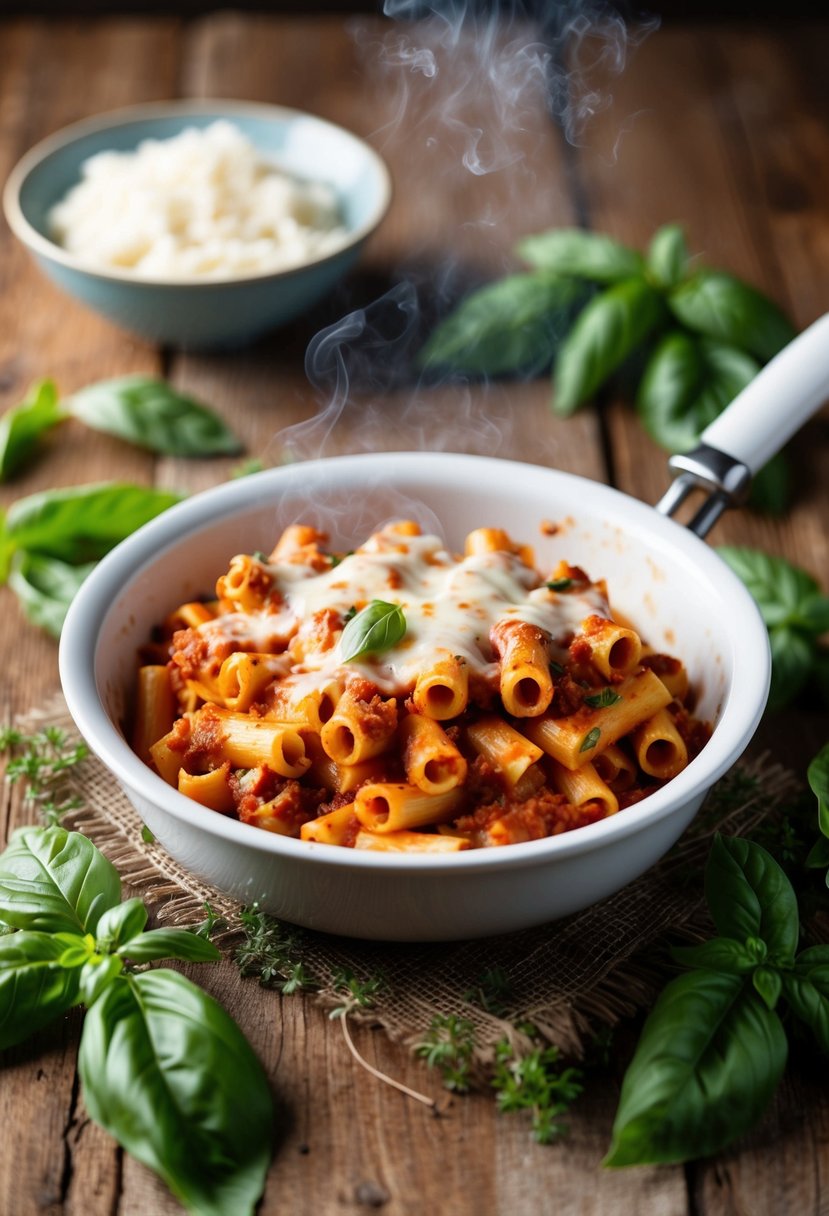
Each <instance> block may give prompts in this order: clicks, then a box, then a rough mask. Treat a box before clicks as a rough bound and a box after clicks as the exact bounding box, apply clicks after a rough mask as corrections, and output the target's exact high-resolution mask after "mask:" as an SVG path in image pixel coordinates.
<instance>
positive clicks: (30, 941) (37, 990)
mask: <svg viewBox="0 0 829 1216" xmlns="http://www.w3.org/2000/svg"><path fill="white" fill-rule="evenodd" d="M65 949H66V946H65V944H64V943H63V942H61V941H59V940H58V939H56V938H55V937H53V936H52V935H51V934H49V933H35V932H28V931H26V930H24V931H22V932H20V933H9V934H8V935H7V936H5V937H0V1048H4V1047H11V1046H12V1045H13V1044H15V1043H21V1042H22V1041H23V1040H24V1039H27V1038H28V1037H29V1036H30V1035H32V1034H34V1033H35V1031H37V1030H40V1029H41V1027H43V1026H47V1025H48V1024H49V1023H50V1022H51V1021H53V1020H54V1019H55V1018H56V1017H58V1016H59V1015H60V1014H62V1013H64V1012H65V1011H66V1010H67V1009H69V1008H70V1007H71V1006H72V1005H73V1004H74V1003H75V999H76V997H77V995H78V973H77V971H74V970H72V971H67V970H65V969H64V968H63V967H61V966H60V964H59V962H58V959H59V958H60V956H61V954H62V953H63V952H64V950H65Z"/></svg>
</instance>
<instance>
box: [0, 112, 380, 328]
mask: <svg viewBox="0 0 829 1216" xmlns="http://www.w3.org/2000/svg"><path fill="white" fill-rule="evenodd" d="M219 119H226V120H227V121H229V122H232V123H233V124H234V125H235V126H237V127H238V128H239V129H240V130H241V131H242V133H243V134H244V135H245V136H247V138H248V139H249V140H250V141H251V142H252V143H253V144H254V146H255V147H256V148H257V150H258V151H259V152H260V153H261V154H262V155H263V157H264V158H265V159H267V160H268V161H269V162H271V163H274V164H276V165H278V167H279V168H282V169H285V170H286V171H287V172H289V173H291V174H294V175H295V176H297V177H299V178H302V179H305V180H308V181H314V182H324V183H326V184H327V185H330V186H331V187H332V188H333V189H334V191H335V193H336V195H337V198H338V200H339V204H340V209H341V213H342V218H343V224H344V227H345V229H346V232H347V235H346V237H345V239H344V241H343V244H342V245H341V246H339V247H338V248H337V249H336V250H335V251H333V252H331V253H329V254H327V255H325V256H324V257H320V258H316V259H314V260H311V261H307V262H304V263H302V264H301V265H299V266H297V267H292V268H291V269H287V270H279V271H264V272H261V273H257V274H245V275H243V276H240V275H236V276H227V277H223V278H218V277H217V278H213V277H211V278H209V279H197V278H194V277H188V278H183V277H164V278H161V277H159V278H149V277H144V276H140V275H138V274H136V273H135V272H133V271H129V270H120V269H109V268H101V267H98V266H95V265H92V264H89V263H86V262H84V259H83V258H81V257H78V256H76V255H75V254H72V253H69V252H68V251H67V250H65V249H63V248H62V247H61V246H60V245H58V244H57V243H56V242H55V241H54V240H53V239H52V237H51V236H50V231H49V223H48V215H49V211H50V209H51V208H52V207H53V206H54V204H55V203H57V202H58V201H59V200H60V199H61V198H62V197H63V196H64V195H65V194H66V192H67V191H68V190H69V189H70V187H72V186H73V185H75V184H76V183H77V182H78V181H79V180H80V177H81V166H82V164H83V163H84V161H86V160H88V159H89V157H91V156H94V155H95V154H96V153H98V152H104V151H118V152H126V151H130V150H132V149H134V148H136V147H137V146H138V144H139V143H141V141H142V140H145V139H169V138H171V137H172V136H174V135H178V134H179V133H180V132H181V131H183V130H185V128H187V127H198V128H201V127H206V126H208V125H209V124H210V123H213V122H216V121H217V120H219ZM390 200H391V178H390V176H389V172H388V169H387V168H386V165H385V163H384V161H383V160H382V158H381V157H380V156H378V154H377V153H376V152H375V151H374V150H373V149H372V148H370V147H369V145H368V144H366V143H365V142H364V141H363V140H361V139H358V138H357V136H356V135H352V134H351V132H349V131H346V130H344V129H343V128H342V127H338V126H335V125H334V124H333V123H330V122H326V121H324V120H323V119H321V118H316V117H314V116H313V115H311V114H305V113H303V112H301V111H299V110H289V109H285V108H283V107H281V106H271V105H257V104H252V103H248V102H241V101H172V102H156V103H151V104H148V105H140V106H130V107H128V108H126V109H122V110H116V111H113V112H112V113H109V114H103V115H99V116H97V117H95V118H90V119H85V120H84V121H82V122H78V123H74V124H73V125H72V126H70V127H65V128H64V129H63V130H61V131H58V132H56V134H54V135H51V136H49V138H48V139H45V140H43V141H42V142H41V143H39V144H37V145H36V146H35V147H34V148H32V149H31V150H30V151H29V152H27V153H26V155H25V156H24V157H23V158H22V160H20V161H19V162H18V164H17V165H16V167H15V168H14V169H13V171H12V173H11V175H10V176H9V179H8V181H7V183H6V186H5V190H4V193H3V208H4V211H5V214H6V219H7V220H8V222H9V225H10V227H11V229H12V231H13V232H14V234H15V236H16V237H17V238H18V239H19V240H20V241H22V243H23V244H24V245H25V246H26V247H27V249H28V250H29V252H30V253H31V254H32V256H33V257H34V259H35V261H36V262H37V263H38V265H39V266H40V268H41V270H43V272H44V273H45V274H46V275H48V277H49V278H50V279H52V281H53V282H54V283H56V284H57V286H58V287H60V288H61V289H62V290H63V291H65V292H67V293H68V294H69V295H71V296H74V297H75V298H76V299H78V300H80V301H81V302H82V303H84V304H86V305H87V306H88V307H89V308H92V309H94V310H95V311H97V312H99V313H102V314H103V315H104V316H105V317H107V318H108V319H109V320H111V321H114V322H115V323H116V324H118V325H121V326H123V327H124V328H125V329H128V330H131V331H132V332H134V333H137V334H140V335H141V336H142V337H145V338H149V339H150V340H151V341H155V342H161V343H164V344H167V345H176V346H187V347H191V348H216V347H222V346H239V345H242V344H244V343H246V342H248V341H251V340H252V339H254V338H256V337H257V336H259V335H260V334H262V333H265V332H266V331H267V330H269V329H273V328H275V327H276V326H278V325H282V324H284V323H285V322H286V321H289V320H292V319H293V318H294V317H297V316H299V315H300V314H301V313H303V312H304V311H305V310H306V309H308V308H310V307H311V305H313V304H314V303H316V302H317V301H318V300H319V299H321V298H322V297H323V296H324V295H325V294H326V292H327V291H329V290H330V289H331V288H332V287H333V286H334V284H335V283H336V282H337V281H338V280H339V279H340V278H342V277H343V275H344V274H345V273H346V271H347V270H348V269H349V268H350V267H351V266H352V264H353V263H354V262H355V261H356V259H357V257H358V255H359V253H360V250H361V248H362V246H363V245H364V243H365V241H366V240H367V238H368V237H369V235H370V234H371V233H372V232H373V231H374V229H375V228H376V227H377V225H378V224H379V223H380V221H381V220H382V218H383V216H384V215H385V213H386V211H387V209H388V206H389V202H390Z"/></svg>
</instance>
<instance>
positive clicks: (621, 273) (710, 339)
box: [420, 224, 795, 512]
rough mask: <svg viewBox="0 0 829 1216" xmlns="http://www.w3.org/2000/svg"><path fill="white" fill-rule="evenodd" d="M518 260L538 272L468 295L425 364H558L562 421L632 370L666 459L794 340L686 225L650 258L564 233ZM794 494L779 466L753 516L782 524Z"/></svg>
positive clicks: (757, 489) (765, 302)
mask: <svg viewBox="0 0 829 1216" xmlns="http://www.w3.org/2000/svg"><path fill="white" fill-rule="evenodd" d="M516 252H517V254H518V256H519V257H520V258H522V259H523V260H524V261H525V262H527V263H528V264H529V265H530V266H531V268H532V270H531V272H530V273H524V274H518V275H511V276H509V277H508V278H506V279H503V280H500V281H499V282H496V283H492V284H489V285H488V286H486V287H484V288H482V289H481V290H479V291H477V292H474V293H473V294H472V295H470V296H468V297H467V298H466V299H465V300H464V301H463V302H462V303H461V305H460V307H459V308H458V309H457V310H456V311H455V312H454V313H452V314H451V315H450V316H448V317H447V318H446V319H445V320H444V321H443V322H442V323H441V324H440V325H439V326H438V327H437V329H436V330H435V331H434V333H433V334H432V336H431V337H430V338H429V340H428V342H427V344H426V346H425V348H424V349H423V351H422V352H421V355H420V361H421V363H423V364H426V365H428V366H430V367H433V366H435V365H437V366H440V367H442V368H443V369H445V370H448V371H451V372H456V373H461V374H465V375H470V374H471V375H495V374H502V373H505V372H515V371H522V372H524V373H527V372H530V373H531V372H533V371H538V370H540V369H541V368H543V367H545V366H548V365H549V364H550V363H551V362H553V361H554V363H555V366H554V377H553V378H554V381H555V395H554V399H553V408H554V409H555V411H556V412H557V413H558V414H561V415H564V416H566V415H569V414H572V413H573V412H574V411H575V410H576V409H578V408H579V407H580V406H581V405H582V404H583V403H584V402H585V401H587V400H588V399H589V398H591V397H592V396H593V395H594V394H595V393H596V392H597V391H598V390H599V389H600V388H601V387H602V386H603V385H604V384H605V383H606V382H607V380H608V379H609V378H610V377H611V376H612V375H613V374H614V373H615V372H617V371H620V370H622V369H623V368H624V369H625V372H626V374H627V373H630V375H629V376H628V378H629V379H630V377H631V376H633V377H634V378H638V379H639V388H638V392H636V393H635V397H636V402H637V407H638V411H639V414H640V416H641V418H642V420H643V422H644V424H645V427H646V429H647V430H648V432H649V434H650V435H651V436H652V437H653V439H654V440H655V441H656V442H657V443H658V444H660V445H661V446H662V447H664V448H665V449H666V450H667V451H669V452H679V451H687V450H688V449H690V448H692V447H694V446H696V444H697V443H698V442H699V438H700V435H701V434H702V432H703V430H704V429H705V428H706V426H708V424H709V423H710V422H712V421H713V419H714V418H716V417H717V415H718V414H720V413H721V412H722V410H723V409H724V408H725V406H726V405H728V404H729V402H730V401H732V400H733V398H734V397H735V396H736V395H737V393H739V392H740V391H741V389H743V388H744V387H745V385H746V384H748V382H749V381H750V380H751V379H752V378H753V377H754V376H755V375H756V374H757V372H758V371H759V370H760V367H761V365H762V364H763V363H765V362H766V361H767V360H769V359H770V358H772V356H773V355H775V354H776V353H777V352H778V351H779V350H780V349H782V347H783V346H785V345H786V344H787V343H788V342H790V341H791V340H792V338H793V337H794V336H795V330H794V328H793V327H792V325H791V323H790V322H789V320H788V319H787V318H786V316H785V315H784V314H783V313H782V312H781V311H780V309H779V308H778V307H777V305H776V304H774V303H772V301H771V300H769V299H767V298H766V297H765V296H764V295H763V294H762V293H761V292H759V291H757V290H756V289H755V288H753V287H750V286H748V285H747V284H746V283H743V282H741V280H740V279H738V278H735V276H734V275H730V274H727V273H725V272H724V271H721V270H712V269H708V268H705V267H700V266H699V265H698V264H696V263H695V262H694V261H693V259H692V258H691V256H690V255H689V252H688V248H687V245H686V241H685V236H684V233H683V231H682V229H681V228H680V227H679V226H678V225H677V224H668V225H666V226H665V227H663V228H660V229H659V230H658V231H657V232H656V233H655V235H654V237H653V239H652V240H651V242H650V245H649V247H648V250H647V253H646V255H645V256H643V255H642V254H640V253H638V252H637V251H636V250H633V249H629V248H628V247H627V246H626V245H623V244H622V243H621V242H619V241H617V240H615V239H614V238H612V237H610V236H607V235H605V234H602V233H592V232H583V231H581V230H580V229H567V228H562V229H555V230H553V231H551V232H544V233H540V234H538V235H535V236H528V237H525V238H524V239H523V240H521V241H519V242H518V244H517V246H516ZM568 293H569V294H568ZM579 309H580V311H579ZM787 491H788V473H787V466H786V463H785V459H784V458H783V457H781V456H778V457H775V459H774V460H773V461H772V462H770V464H769V465H768V466H767V467H766V469H765V470H761V471H760V472H759V473H758V475H757V477H756V478H755V482H754V486H753V492H752V497H751V503H752V505H754V506H757V507H760V508H761V509H763V510H767V511H773V512H780V511H782V510H783V509H784V508H785V503H786V495H787Z"/></svg>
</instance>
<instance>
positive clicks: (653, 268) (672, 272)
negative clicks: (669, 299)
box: [647, 224, 688, 288]
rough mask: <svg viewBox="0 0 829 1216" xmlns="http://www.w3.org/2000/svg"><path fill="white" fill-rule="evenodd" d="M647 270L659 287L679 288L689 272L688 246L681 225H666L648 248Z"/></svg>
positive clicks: (657, 233)
mask: <svg viewBox="0 0 829 1216" xmlns="http://www.w3.org/2000/svg"><path fill="white" fill-rule="evenodd" d="M647 268H648V273H649V274H650V276H651V278H652V279H654V280H655V282H656V284H657V285H658V286H659V287H668V288H670V287H677V286H678V285H679V284H680V283H681V282H682V280H683V279H684V278H685V275H686V274H687V272H688V246H687V244H686V242H685V233H684V232H683V231H682V229H681V228H680V226H679V224H665V226H664V227H662V228H660V229H659V230H658V231H657V232H656V233H655V234H654V236H653V239H652V240H651V243H650V245H649V246H648V257H647Z"/></svg>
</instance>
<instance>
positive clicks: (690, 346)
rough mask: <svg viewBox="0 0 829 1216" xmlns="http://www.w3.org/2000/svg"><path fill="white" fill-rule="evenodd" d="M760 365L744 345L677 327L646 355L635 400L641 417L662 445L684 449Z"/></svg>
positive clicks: (671, 449) (693, 444) (696, 440)
mask: <svg viewBox="0 0 829 1216" xmlns="http://www.w3.org/2000/svg"><path fill="white" fill-rule="evenodd" d="M759 370H760V365H759V363H758V362H757V361H756V360H755V359H752V358H751V356H750V355H746V354H744V353H743V352H742V351H739V350H735V349H734V348H733V347H729V346H724V345H723V344H722V343H719V342H711V341H708V340H705V339H699V338H694V337H693V336H692V335H691V334H686V333H683V332H682V331H681V330H675V331H674V332H673V333H670V334H667V335H666V337H664V338H663V339H662V340H661V342H659V344H658V345H657V346H656V348H655V349H654V351H653V354H652V355H651V357H650V359H649V360H648V363H647V366H646V368H645V374H644V376H643V377H642V380H641V381H640V384H639V391H638V394H637V400H636V407H637V410H638V412H639V417H640V418H641V420H642V424H643V425H644V427H645V430H646V431H647V432H648V434H649V435H650V436H651V438H652V439H653V440H655V442H656V443H658V444H659V445H660V447H663V448H664V449H665V450H666V451H667V452H688V451H690V450H691V449H692V448H694V447H696V446H697V444H698V443H699V441H700V436H701V435H702V432H703V431H704V430H705V428H706V427H707V426H708V425H709V424H710V423H711V422H713V421H714V419H715V418H717V417H718V416H719V415H720V414H721V413H722V411H723V410H724V409H725V407H726V406H727V405H729V404H730V403H731V402H732V401H733V400H734V398H735V397H736V396H737V394H738V393H739V392H740V391H741V390H742V389H743V388H745V386H746V385H747V384H748V383H749V382H750V381H751V380H753V379H754V377H755V376H756V375H757V373H758V372H759Z"/></svg>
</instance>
